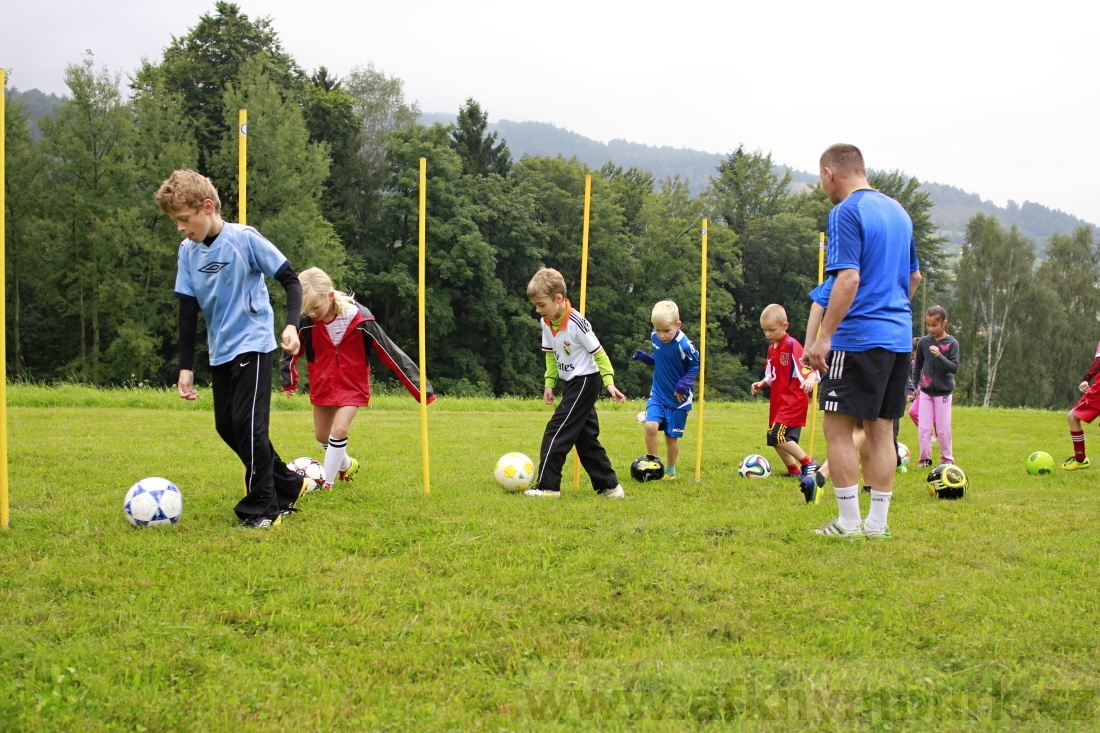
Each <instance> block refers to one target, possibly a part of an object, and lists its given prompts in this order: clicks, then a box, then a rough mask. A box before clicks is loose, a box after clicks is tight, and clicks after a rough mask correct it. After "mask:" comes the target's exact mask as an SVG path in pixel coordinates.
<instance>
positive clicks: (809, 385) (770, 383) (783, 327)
mask: <svg viewBox="0 0 1100 733" xmlns="http://www.w3.org/2000/svg"><path fill="white" fill-rule="evenodd" d="M760 327H761V328H762V329H764V336H765V337H766V338H767V339H768V342H769V344H770V346H768V355H767V362H766V364H765V367H764V378H763V379H762V380H760V381H759V382H753V384H752V393H753V394H756V393H757V392H759V391H760V390H761V389H763V388H764V387H771V400H770V402H771V407H770V409H769V411H768V445H770V446H773V447H774V448H775V452H776V453H778V454H779V458H780V460H782V461H783V465H785V466H786V467H787V476H790V477H794V478H800V477H804V476H810V475H812V474H813V473H814V472H815V471H816V470H817V464H816V463H815V462H814V460H813V459H812V458H810V457H809V456H808V455H806V452H805V451H804V450H802V447H801V446H799V445H798V438H799V435H800V433H801V432H802V428H803V427H804V426H805V425H806V409H807V407H808V406H809V402H810V397H809V395H810V392H812V391H813V388H814V384H816V383H817V373H816V372H814V371H813V370H812V369H810V368H808V367H805V366H803V365H802V344H800V343H798V340H797V339H796V338H794V337H793V336H791V335H790V334H789V333H787V328H788V327H789V324H788V323H787V311H785V310H784V309H783V306H781V305H779V304H777V303H772V304H771V305H769V306H768V307H767V308H765V309H764V312H763V313H761V314H760Z"/></svg>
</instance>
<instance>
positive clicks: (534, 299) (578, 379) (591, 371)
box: [523, 267, 626, 499]
mask: <svg viewBox="0 0 1100 733" xmlns="http://www.w3.org/2000/svg"><path fill="white" fill-rule="evenodd" d="M527 298H528V299H529V300H530V301H531V304H532V305H534V306H535V312H536V313H538V314H539V315H540V316H542V351H543V353H544V354H545V355H546V372H545V378H544V381H543V385H544V386H543V390H542V400H543V402H545V403H546V404H548V405H552V404H554V387H556V386H557V385H558V384H562V383H564V384H562V393H561V403H560V404H559V405H558V409H556V410H554V414H553V416H552V417H551V418H550V422H548V423H547V424H546V430H545V431H544V432H543V435H542V448H541V450H540V451H539V470H538V473H537V474H536V476H535V485H534V486H533V487H531V488H530V489H527V490H526V491H524V492H523V493H524V494H525V495H527V496H538V497H546V498H550V499H555V498H557V497H559V496H561V469H562V466H563V465H565V457H566V456H567V455H569V451H570V450H571V449H573V448H574V447H576V449H577V457H578V458H579V459H580V462H581V465H582V466H584V470H585V471H587V472H588V477H589V478H590V479H592V488H593V489H595V490H596V493H597V494H598V495H599V496H602V497H604V498H607V499H622V498H623V497H624V496H625V495H626V494H625V492H624V491H623V487H622V484H620V483H619V479H618V477H617V476H616V475H615V469H614V468H612V466H611V460H610V459H609V458H608V457H607V451H605V450H604V447H603V445H601V444H600V420H599V417H597V415H596V398H598V397H599V396H600V391H601V389H606V390H607V393H608V394H609V395H611V399H613V400H615V401H616V402H624V401H625V400H626V397H625V396H623V393H622V392H620V391H619V390H618V388H616V387H615V369H614V368H613V367H612V366H611V360H610V359H608V358H607V352H606V351H604V349H603V346H601V345H600V340H599V339H597V338H596V334H595V333H594V332H593V331H592V324H590V323H589V322H588V320H587V319H586V318H585V317H584V316H582V315H581V314H580V313H578V312H577V311H575V310H573V307H572V306H571V305H570V304H569V299H568V298H566V297H565V278H563V277H562V276H561V273H560V272H558V271H557V270H554V269H551V268H549V267H544V268H542V269H541V270H539V271H538V272H536V273H535V275H534V277H532V278H531V282H529V283H528V284H527Z"/></svg>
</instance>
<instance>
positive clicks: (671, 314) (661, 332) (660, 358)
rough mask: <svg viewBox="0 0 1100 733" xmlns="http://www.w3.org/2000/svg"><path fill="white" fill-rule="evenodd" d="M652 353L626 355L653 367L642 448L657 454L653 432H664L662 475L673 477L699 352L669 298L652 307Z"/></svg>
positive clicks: (655, 438) (689, 407)
mask: <svg viewBox="0 0 1100 733" xmlns="http://www.w3.org/2000/svg"><path fill="white" fill-rule="evenodd" d="M650 320H652V321H653V331H652V332H651V333H650V335H649V341H650V344H651V345H652V346H653V354H652V355H651V354H649V353H647V352H645V351H635V352H634V355H633V356H632V357H630V358H631V359H634V360H635V361H640V362H643V363H645V364H649V365H650V366H652V367H653V384H652V386H651V387H650V389H649V401H648V402H646V406H645V449H646V452H647V453H649V454H650V455H654V456H655V455H657V431H658V430H663V431H664V433H665V476H664V477H665V478H666V479H675V478H676V459H677V457H678V456H679V455H680V438H682V437H684V427H685V426H686V425H687V417H688V412H690V411H691V399H692V392H691V387H692V385H693V384H694V383H695V377H696V376H697V375H698V374H699V352H698V351H696V349H695V347H694V346H693V345H692V343H691V340H690V339H689V338H688V337H687V336H686V335H684V332H683V331H681V330H680V309H679V308H678V307H677V305H676V304H675V303H674V302H672V301H671V300H662V301H661V302H660V303H658V304H657V305H655V306H653V314H652V316H651V318H650Z"/></svg>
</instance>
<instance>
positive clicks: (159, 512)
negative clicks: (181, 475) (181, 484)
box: [122, 476, 183, 527]
mask: <svg viewBox="0 0 1100 733" xmlns="http://www.w3.org/2000/svg"><path fill="white" fill-rule="evenodd" d="M122 510H123V511H124V512H125V513H126V519H127V521H129V522H130V524H132V525H134V526H135V527H158V526H163V525H168V524H175V523H176V522H178V521H179V518H180V515H182V514H183V494H181V493H180V490H179V489H177V488H176V485H175V484H173V483H172V482H171V481H169V480H168V479H164V478H159V477H157V476H153V477H150V478H143V479H142V480H141V481H138V482H137V483H136V484H134V485H133V486H131V487H130V490H129V491H127V492H126V498H124V499H123V500H122Z"/></svg>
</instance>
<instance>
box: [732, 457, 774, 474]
mask: <svg viewBox="0 0 1100 733" xmlns="http://www.w3.org/2000/svg"><path fill="white" fill-rule="evenodd" d="M737 475H738V476H740V477H741V478H767V477H768V476H771V475H772V464H770V463H768V459H767V458H765V457H764V456H762V455H760V454H759V453H750V454H749V455H747V456H745V457H744V458H742V459H741V463H740V465H738V466H737Z"/></svg>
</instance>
